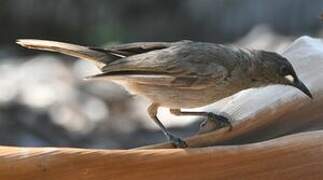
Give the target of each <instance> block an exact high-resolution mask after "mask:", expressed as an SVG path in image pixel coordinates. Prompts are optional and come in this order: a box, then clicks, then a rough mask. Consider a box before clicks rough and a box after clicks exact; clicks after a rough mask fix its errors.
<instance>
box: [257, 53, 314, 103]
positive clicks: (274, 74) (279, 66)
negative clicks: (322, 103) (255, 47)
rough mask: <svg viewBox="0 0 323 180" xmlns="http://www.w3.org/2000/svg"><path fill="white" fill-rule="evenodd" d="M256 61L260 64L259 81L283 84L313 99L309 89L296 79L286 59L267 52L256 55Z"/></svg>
mask: <svg viewBox="0 0 323 180" xmlns="http://www.w3.org/2000/svg"><path fill="white" fill-rule="evenodd" d="M258 61H259V62H260V63H259V64H258V65H260V66H261V67H260V71H259V72H258V73H260V74H261V75H260V76H261V77H258V78H259V79H261V80H263V81H265V83H272V84H284V85H289V86H293V87H296V88H297V89H299V90H301V91H302V92H303V93H305V94H306V95H307V96H308V97H310V98H313V96H312V94H311V92H310V91H309V89H308V88H307V87H306V86H305V84H304V83H303V82H302V81H301V80H300V79H299V78H298V77H297V75H296V73H295V70H294V68H293V66H292V64H291V63H290V62H289V61H288V59H287V58H285V57H283V56H281V55H279V54H277V53H274V52H268V51H260V52H259V54H258Z"/></svg>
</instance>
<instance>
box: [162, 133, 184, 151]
mask: <svg viewBox="0 0 323 180" xmlns="http://www.w3.org/2000/svg"><path fill="white" fill-rule="evenodd" d="M166 136H167V138H168V140H169V141H170V142H171V143H172V144H173V145H174V146H175V147H176V148H186V147H188V146H187V144H186V142H185V141H183V140H182V139H181V138H179V137H176V136H174V135H173V134H170V133H168V134H167V135H166Z"/></svg>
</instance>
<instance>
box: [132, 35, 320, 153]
mask: <svg viewBox="0 0 323 180" xmlns="http://www.w3.org/2000/svg"><path fill="white" fill-rule="evenodd" d="M283 55H284V56H286V57H288V59H289V60H290V61H291V63H292V64H293V66H294V67H295V69H296V71H297V74H298V76H299V77H300V78H301V79H302V81H303V82H305V84H306V85H307V86H308V87H309V88H310V90H311V92H312V94H313V95H314V99H313V100H310V99H309V98H307V97H305V96H304V94H302V93H301V92H300V91H299V90H297V89H296V88H291V87H286V86H268V87H265V88H262V89H252V90H247V91H244V92H241V93H238V94H236V95H235V96H232V97H229V98H227V99H225V100H223V101H220V102H218V103H215V104H214V105H213V106H210V107H209V110H210V111H215V110H220V111H224V112H226V113H228V114H230V115H231V116H232V119H233V120H234V121H233V123H232V126H233V128H232V131H228V128H224V129H219V130H216V131H211V132H209V133H206V134H202V135H196V136H193V137H189V138H186V139H184V140H185V141H186V142H187V144H188V146H189V147H206V146H211V145H215V144H238V143H246V142H257V141H262V140H266V139H270V138H274V137H279V136H282V135H286V134H291V133H295V132H297V131H299V130H300V129H302V130H304V129H306V128H307V127H308V128H310V126H311V125H313V124H316V126H319V125H318V124H321V125H320V126H322V125H323V121H321V119H322V117H323V111H322V107H323V71H322V69H323V42H322V41H321V40H320V39H314V38H310V37H306V36H305V37H302V38H299V39H298V40H296V41H295V42H294V43H293V44H292V45H290V47H289V48H288V49H287V50H286V51H285V52H284V53H283ZM314 122H315V123H314ZM317 122H321V123H317ZM312 129H313V127H312ZM314 129H315V127H314ZM158 148H174V147H173V145H172V144H170V143H162V144H155V145H149V146H144V147H139V148H137V149H158Z"/></svg>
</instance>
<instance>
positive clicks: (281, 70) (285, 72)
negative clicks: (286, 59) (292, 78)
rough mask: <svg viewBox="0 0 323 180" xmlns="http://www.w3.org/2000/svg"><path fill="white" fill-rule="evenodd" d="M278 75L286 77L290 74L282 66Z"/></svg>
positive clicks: (285, 67)
mask: <svg viewBox="0 0 323 180" xmlns="http://www.w3.org/2000/svg"><path fill="white" fill-rule="evenodd" d="M279 74H280V75H282V76H286V75H289V74H290V72H289V69H288V67H287V66H282V67H280V69H279Z"/></svg>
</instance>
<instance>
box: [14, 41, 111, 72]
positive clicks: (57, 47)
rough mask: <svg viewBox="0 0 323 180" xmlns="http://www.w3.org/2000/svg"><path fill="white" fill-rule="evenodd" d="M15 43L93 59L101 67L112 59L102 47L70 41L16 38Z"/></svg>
mask: <svg viewBox="0 0 323 180" xmlns="http://www.w3.org/2000/svg"><path fill="white" fill-rule="evenodd" d="M16 43H17V44H19V45H21V46H23V47H25V48H29V49H37V50H43V51H52V52H59V53H62V54H66V55H70V56H74V57H78V58H81V59H85V60H89V61H94V62H95V63H96V64H97V66H99V67H102V66H104V65H106V64H108V63H110V62H111V61H113V60H114V59H113V58H109V56H108V54H107V53H106V52H105V51H104V50H102V49H95V48H90V47H86V46H80V45H75V44H70V43H63V42H56V41H46V40H36V39H18V40H17V41H16Z"/></svg>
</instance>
